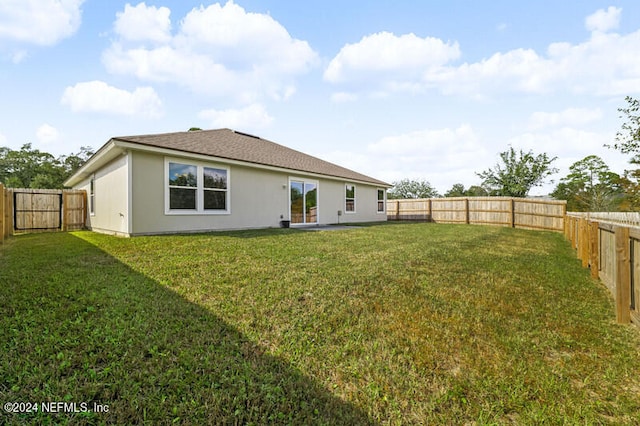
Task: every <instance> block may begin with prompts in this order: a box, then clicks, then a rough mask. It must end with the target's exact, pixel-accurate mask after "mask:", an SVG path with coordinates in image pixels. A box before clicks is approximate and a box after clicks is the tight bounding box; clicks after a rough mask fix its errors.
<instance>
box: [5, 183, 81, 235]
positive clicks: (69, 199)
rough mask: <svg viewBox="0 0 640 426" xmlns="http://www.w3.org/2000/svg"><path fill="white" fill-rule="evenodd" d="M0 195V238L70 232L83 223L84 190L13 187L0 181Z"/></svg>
mask: <svg viewBox="0 0 640 426" xmlns="http://www.w3.org/2000/svg"><path fill="white" fill-rule="evenodd" d="M0 195H1V196H0V231H1V232H0V241H3V240H4V239H5V238H7V237H8V236H10V235H13V234H16V233H25V232H42V231H71V230H75V229H82V228H84V226H85V221H86V215H87V195H86V192H85V191H82V190H74V189H65V190H60V189H17V188H5V187H4V186H3V185H2V184H0Z"/></svg>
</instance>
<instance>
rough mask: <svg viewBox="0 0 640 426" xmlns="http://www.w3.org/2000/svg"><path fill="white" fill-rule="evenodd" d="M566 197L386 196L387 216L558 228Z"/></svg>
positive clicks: (556, 229) (541, 228) (515, 226)
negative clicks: (542, 198) (414, 197)
mask: <svg viewBox="0 0 640 426" xmlns="http://www.w3.org/2000/svg"><path fill="white" fill-rule="evenodd" d="M566 210H567V203H566V201H553V200H539V199H532V198H513V197H456V198H421V199H410V200H407V199H405V200H388V201H387V218H388V219H389V220H423V221H429V222H437V223H466V224H482V225H500V226H509V227H512V228H524V229H540V230H551V231H558V232H562V231H563V229H564V216H565V214H566Z"/></svg>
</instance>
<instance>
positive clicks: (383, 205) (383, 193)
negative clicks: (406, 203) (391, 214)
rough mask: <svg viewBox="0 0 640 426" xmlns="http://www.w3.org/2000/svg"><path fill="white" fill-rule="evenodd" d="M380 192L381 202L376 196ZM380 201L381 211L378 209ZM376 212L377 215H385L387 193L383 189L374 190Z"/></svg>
mask: <svg viewBox="0 0 640 426" xmlns="http://www.w3.org/2000/svg"><path fill="white" fill-rule="evenodd" d="M380 191H382V200H380V199H378V195H379V194H380ZM380 201H382V210H380V209H379V208H378V203H379V202H380ZM376 211H377V213H378V214H386V213H387V191H386V190H384V189H383V188H377V190H376Z"/></svg>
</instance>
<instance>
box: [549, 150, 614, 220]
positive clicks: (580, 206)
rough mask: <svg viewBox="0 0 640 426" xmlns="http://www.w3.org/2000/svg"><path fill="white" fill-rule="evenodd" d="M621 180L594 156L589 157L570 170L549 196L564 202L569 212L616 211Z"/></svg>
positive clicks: (573, 165) (572, 166)
mask: <svg viewBox="0 0 640 426" xmlns="http://www.w3.org/2000/svg"><path fill="white" fill-rule="evenodd" d="M622 183H623V181H622V179H621V178H620V176H619V175H618V174H617V173H614V172H612V171H610V170H609V167H608V166H607V165H606V164H605V162H604V161H603V160H602V159H601V158H600V157H598V156H597V155H589V156H587V157H585V158H583V159H582V160H580V161H576V162H575V163H573V164H572V165H571V167H569V174H568V175H567V176H566V177H564V178H562V179H561V180H560V182H559V183H558V186H556V188H555V190H554V191H553V192H552V193H551V195H552V196H553V197H554V198H556V199H559V200H567V209H568V210H570V211H592V212H597V211H611V210H617V209H618V207H619V206H620V203H621V201H622V199H623V189H622Z"/></svg>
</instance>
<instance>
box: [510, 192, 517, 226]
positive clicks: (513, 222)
mask: <svg viewBox="0 0 640 426" xmlns="http://www.w3.org/2000/svg"><path fill="white" fill-rule="evenodd" d="M509 204H510V206H509V209H510V210H511V212H510V215H509V216H510V218H509V220H510V222H511V227H512V228H515V227H516V200H514V199H513V198H511V202H510V203H509Z"/></svg>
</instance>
